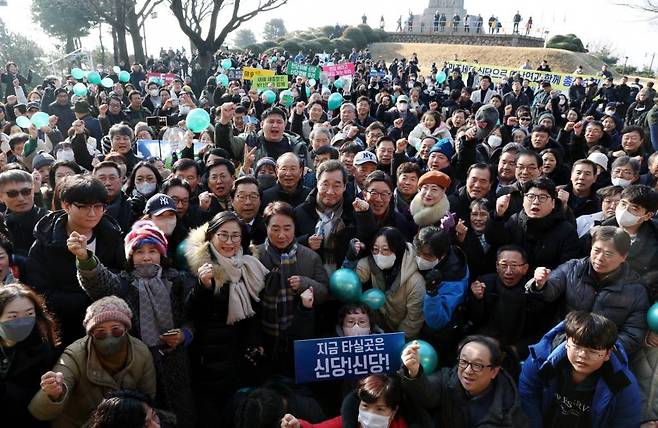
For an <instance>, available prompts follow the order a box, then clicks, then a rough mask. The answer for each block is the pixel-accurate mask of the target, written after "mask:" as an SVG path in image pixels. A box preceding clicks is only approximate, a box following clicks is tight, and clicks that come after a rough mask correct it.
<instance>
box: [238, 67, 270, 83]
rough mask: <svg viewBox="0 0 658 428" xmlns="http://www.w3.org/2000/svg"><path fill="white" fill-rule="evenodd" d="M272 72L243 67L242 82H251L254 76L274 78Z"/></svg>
mask: <svg viewBox="0 0 658 428" xmlns="http://www.w3.org/2000/svg"><path fill="white" fill-rule="evenodd" d="M275 74H276V73H275V72H274V70H264V69H262V68H254V67H244V68H243V69H242V80H252V78H253V77H254V76H274V75H275Z"/></svg>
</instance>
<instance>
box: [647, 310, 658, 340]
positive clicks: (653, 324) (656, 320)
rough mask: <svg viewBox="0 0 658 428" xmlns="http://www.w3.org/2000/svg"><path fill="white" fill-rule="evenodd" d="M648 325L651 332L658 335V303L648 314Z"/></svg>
mask: <svg viewBox="0 0 658 428" xmlns="http://www.w3.org/2000/svg"><path fill="white" fill-rule="evenodd" d="M647 324H648V325H649V330H651V331H652V332H654V333H656V334H658V302H656V303H654V304H653V306H651V307H650V308H649V311H648V312H647Z"/></svg>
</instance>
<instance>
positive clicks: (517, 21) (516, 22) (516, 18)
mask: <svg viewBox="0 0 658 428" xmlns="http://www.w3.org/2000/svg"><path fill="white" fill-rule="evenodd" d="M520 23H521V14H519V11H518V10H517V11H516V15H514V29H513V31H512V32H513V33H514V34H519V24H520Z"/></svg>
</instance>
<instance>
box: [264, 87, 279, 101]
mask: <svg viewBox="0 0 658 428" xmlns="http://www.w3.org/2000/svg"><path fill="white" fill-rule="evenodd" d="M262 97H263V98H264V99H265V102H266V103H267V104H274V103H275V102H276V94H275V93H274V91H273V90H271V89H268V90H267V91H265V92H263V94H262Z"/></svg>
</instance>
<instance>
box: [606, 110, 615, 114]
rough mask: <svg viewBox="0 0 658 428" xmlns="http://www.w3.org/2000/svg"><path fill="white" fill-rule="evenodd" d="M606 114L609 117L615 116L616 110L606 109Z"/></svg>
mask: <svg viewBox="0 0 658 428" xmlns="http://www.w3.org/2000/svg"><path fill="white" fill-rule="evenodd" d="M605 114H607V115H608V116H613V115H614V114H615V110H607V109H606V111H605Z"/></svg>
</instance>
